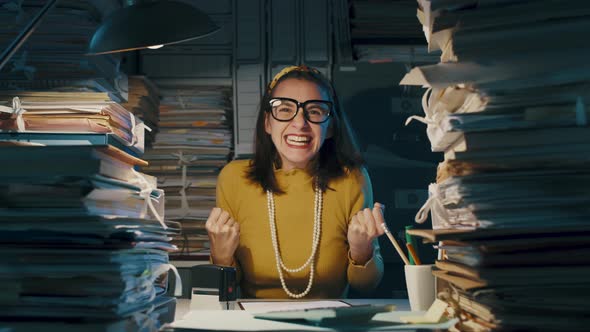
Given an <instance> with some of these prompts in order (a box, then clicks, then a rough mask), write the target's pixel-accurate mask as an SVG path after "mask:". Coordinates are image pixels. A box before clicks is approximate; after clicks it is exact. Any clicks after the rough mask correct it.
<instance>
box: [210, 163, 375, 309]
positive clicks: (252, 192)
mask: <svg viewBox="0 0 590 332" xmlns="http://www.w3.org/2000/svg"><path fill="white" fill-rule="evenodd" d="M248 165H249V161H248V160H235V161H232V162H231V163H229V164H228V165H226V166H225V167H224V168H223V170H222V171H221V173H220V174H219V178H218V182H217V206H218V207H220V208H222V209H223V210H226V211H227V212H229V214H230V215H231V216H232V218H233V219H234V220H235V221H236V222H238V223H239V224H240V243H239V245H238V248H237V251H236V255H235V261H236V267H237V269H238V278H239V279H240V281H239V282H240V286H241V290H242V297H244V298H251V297H255V298H286V297H287V294H286V293H285V291H284V290H283V288H282V286H281V283H280V279H279V275H278V272H277V267H276V259H275V252H274V249H273V246H272V240H271V233H270V224H269V216H268V207H267V206H268V205H267V196H266V193H265V192H263V191H262V189H261V187H260V186H259V185H255V184H252V183H251V182H250V181H249V180H248V179H247V178H246V176H245V172H246V170H247V168H248ZM275 175H276V177H277V180H278V183H279V185H280V187H281V188H282V189H283V190H284V191H285V194H283V195H276V194H275V195H273V196H274V202H275V220H276V229H277V237H278V243H279V248H280V253H281V257H282V259H283V262H284V264H285V265H286V266H287V267H288V268H297V267H299V266H301V265H303V263H305V261H306V260H307V259H308V257H309V256H310V253H311V249H312V236H313V223H314V196H315V195H314V191H313V188H312V185H311V181H312V179H311V177H310V176H309V175H308V174H307V173H306V172H305V171H303V170H300V169H294V170H291V171H283V170H276V171H275ZM328 186H329V187H330V188H332V189H334V190H330V189H328V190H327V191H326V192H325V193H324V195H323V209H322V218H321V237H320V245H319V248H318V252H317V254H316V260H315V273H314V277H313V286H312V288H311V291H310V292H309V294H308V295H307V296H306V297H305V298H338V297H342V296H345V295H346V290H347V286H348V285H350V286H351V287H352V288H354V289H355V290H357V291H360V292H363V291H370V290H373V289H374V288H375V287H376V286H377V284H378V283H379V281H380V280H381V277H382V275H383V261H382V258H381V255H380V253H379V247H378V244H377V241H375V244H374V246H375V251H374V255H373V258H372V259H371V260H370V261H369V262H367V263H366V264H365V265H364V266H362V265H356V264H355V263H354V262H353V261H351V259H350V256H349V255H348V250H349V245H348V242H347V230H348V223H349V222H350V219H351V218H352V216H353V215H354V214H355V213H356V212H358V211H360V210H361V209H363V208H365V207H372V206H373V201H372V191H371V184H370V180H369V178H368V175H367V174H366V172H360V171H355V172H351V173H350V174H349V175H348V176H346V177H343V178H340V179H338V180H337V181H333V182H331V183H329V185H328ZM309 271H310V270H309V267H308V268H306V269H304V270H303V271H300V272H296V273H289V272H286V271H283V275H284V277H285V281H286V284H287V287H288V288H289V289H290V291H291V292H292V293H301V292H302V291H303V290H305V288H306V287H307V283H308V280H309Z"/></svg>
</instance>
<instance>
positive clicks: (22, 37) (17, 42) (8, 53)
mask: <svg viewBox="0 0 590 332" xmlns="http://www.w3.org/2000/svg"><path fill="white" fill-rule="evenodd" d="M57 1H58V0H49V1H47V3H45V6H43V8H41V10H40V11H39V12H38V13H37V15H35V17H34V18H33V19H32V20H31V21H30V22H29V23H28V24H27V26H26V27H25V28H24V29H23V30H22V31H21V32H20V34H19V35H18V36H17V37H16V38H15V39H14V40H13V41H12V43H10V45H9V46H8V47H7V48H6V49H5V50H4V51H3V52H2V56H1V57H0V70H2V68H3V67H4V65H5V64H6V63H7V62H8V60H10V58H11V57H12V56H13V55H14V53H16V51H18V49H19V48H20V47H21V46H22V45H23V44H24V42H25V41H27V39H28V38H29V36H31V34H32V33H33V31H35V29H36V28H37V26H38V25H39V23H41V20H42V19H43V18H44V17H45V15H47V12H49V10H50V9H51V7H53V6H54V5H55V3H56V2H57Z"/></svg>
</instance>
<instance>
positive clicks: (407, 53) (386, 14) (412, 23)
mask: <svg viewBox="0 0 590 332" xmlns="http://www.w3.org/2000/svg"><path fill="white" fill-rule="evenodd" d="M348 11H349V14H350V34H351V39H352V45H353V53H354V58H355V60H357V61H360V62H392V61H394V62H408V63H425V62H426V63H435V62H436V59H437V56H436V55H433V54H428V52H427V50H426V47H425V46H424V42H423V38H422V30H421V28H420V24H419V23H418V22H416V20H415V19H414V18H413V15H414V13H415V11H416V5H415V3H414V2H413V1H408V0H403V1H383V0H355V1H350V3H349V10H348Z"/></svg>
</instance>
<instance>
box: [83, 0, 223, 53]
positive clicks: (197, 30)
mask: <svg viewBox="0 0 590 332" xmlns="http://www.w3.org/2000/svg"><path fill="white" fill-rule="evenodd" d="M217 30H219V27H218V26H217V25H216V24H215V23H213V21H212V20H211V19H210V18H209V16H207V14H205V13H203V12H201V11H200V10H198V9H197V8H195V7H193V6H191V5H189V4H186V3H182V2H177V1H141V2H139V3H136V4H133V5H131V6H129V7H124V8H121V9H119V10H117V11H115V12H114V13H112V14H111V15H110V16H108V17H107V18H106V19H105V20H104V21H103V22H102V23H101V24H100V25H99V27H98V28H97V29H96V31H95V32H94V35H93V36H92V39H91V40H90V46H89V48H88V55H98V54H106V53H115V52H125V51H132V50H138V49H142V48H146V47H149V46H156V45H167V44H174V43H180V42H184V41H187V40H191V39H195V38H200V37H204V36H207V35H209V34H211V33H213V32H215V31H217Z"/></svg>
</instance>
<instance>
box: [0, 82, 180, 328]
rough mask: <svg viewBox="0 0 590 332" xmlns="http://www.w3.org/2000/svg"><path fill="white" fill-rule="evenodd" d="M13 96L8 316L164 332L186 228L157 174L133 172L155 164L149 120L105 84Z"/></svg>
mask: <svg viewBox="0 0 590 332" xmlns="http://www.w3.org/2000/svg"><path fill="white" fill-rule="evenodd" d="M6 96H10V93H9V92H6V91H3V92H2V93H1V94H0V101H3V103H2V104H3V106H0V111H2V114H3V116H2V118H0V138H1V139H0V281H1V283H0V285H1V286H0V289H1V290H2V292H0V322H1V325H2V326H3V327H8V328H13V329H16V330H39V329H41V328H43V329H46V330H57V329H59V330H65V331H87V330H100V331H103V330H104V331H106V330H116V331H156V330H158V329H159V327H160V326H161V325H162V323H164V322H170V321H171V320H172V319H173V318H174V308H175V300H174V298H168V297H165V296H164V295H165V293H166V291H167V283H168V277H167V276H168V270H169V269H174V268H173V267H172V266H171V265H170V264H169V261H168V254H169V253H170V252H173V251H175V250H176V249H177V247H175V246H174V245H173V244H171V243H170V239H171V236H174V235H175V234H178V233H179V232H180V225H179V224H178V223H176V222H173V221H166V220H165V219H164V192H163V191H162V190H161V189H158V188H157V183H156V182H157V181H156V178H154V177H152V176H148V175H146V174H142V173H140V172H137V171H136V170H135V168H136V167H140V166H146V165H147V162H146V161H144V160H142V159H140V158H139V156H141V152H142V151H143V149H144V146H143V139H142V138H141V139H138V138H137V134H138V133H139V135H141V134H142V133H143V127H141V130H134V129H133V128H134V126H141V121H140V120H139V119H137V118H135V116H134V115H133V114H131V113H130V112H128V111H126V110H125V109H124V108H123V107H121V106H120V105H119V104H117V103H114V102H113V101H110V100H107V99H105V97H107V95H106V94H105V93H91V92H86V93H78V94H73V95H72V94H70V93H63V92H50V93H48V92H24V91H23V92H19V95H17V96H15V97H13V98H10V97H9V98H5V97H6ZM76 96H77V97H76ZM10 100H12V103H10ZM8 105H10V106H8ZM133 124H135V125H133ZM117 146H119V147H121V148H118V147H117ZM177 282H179V281H178V280H177ZM178 285H180V283H179V284H178ZM178 290H180V289H178Z"/></svg>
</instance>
